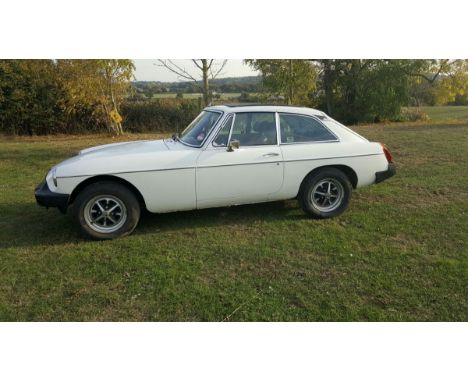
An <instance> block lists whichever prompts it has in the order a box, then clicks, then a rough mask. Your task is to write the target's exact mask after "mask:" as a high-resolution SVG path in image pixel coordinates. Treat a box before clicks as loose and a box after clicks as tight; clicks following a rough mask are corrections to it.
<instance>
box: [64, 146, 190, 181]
mask: <svg viewBox="0 0 468 382" xmlns="http://www.w3.org/2000/svg"><path fill="white" fill-rule="evenodd" d="M195 151H197V152H198V149H196V148H192V147H188V146H185V145H184V144H182V143H180V142H174V141H173V140H152V141H133V142H119V143H111V144H108V145H102V146H96V147H91V148H88V149H83V150H81V151H80V152H79V154H78V155H77V156H75V157H72V158H70V159H67V160H66V161H64V162H62V163H60V164H58V165H57V166H55V168H56V176H57V177H59V178H60V177H76V176H93V175H103V174H118V173H128V172H141V171H153V170H164V169H172V168H185V167H191V166H193V162H194V158H195V157H196V153H195Z"/></svg>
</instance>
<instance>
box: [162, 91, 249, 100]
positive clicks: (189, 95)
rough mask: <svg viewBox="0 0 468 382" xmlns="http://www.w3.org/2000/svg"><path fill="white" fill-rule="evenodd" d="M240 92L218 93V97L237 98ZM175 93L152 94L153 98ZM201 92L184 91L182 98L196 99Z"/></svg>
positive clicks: (172, 96)
mask: <svg viewBox="0 0 468 382" xmlns="http://www.w3.org/2000/svg"><path fill="white" fill-rule="evenodd" d="M240 95H241V93H220V99H224V100H229V99H231V98H239V97H240ZM176 96H177V93H158V94H153V98H175V97H176ZM201 97H202V94H201V93H184V98H187V99H196V98H201Z"/></svg>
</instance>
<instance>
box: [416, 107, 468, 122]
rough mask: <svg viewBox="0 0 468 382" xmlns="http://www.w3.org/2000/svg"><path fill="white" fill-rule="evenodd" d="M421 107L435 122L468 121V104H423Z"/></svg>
mask: <svg viewBox="0 0 468 382" xmlns="http://www.w3.org/2000/svg"><path fill="white" fill-rule="evenodd" d="M413 109H415V108H413ZM419 109H420V110H421V111H422V112H424V113H426V114H427V115H428V116H429V118H430V119H431V121H434V122H441V121H468V106H421V107H420V108H419Z"/></svg>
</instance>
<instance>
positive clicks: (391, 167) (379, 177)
mask: <svg viewBox="0 0 468 382" xmlns="http://www.w3.org/2000/svg"><path fill="white" fill-rule="evenodd" d="M395 174H396V167H395V164H394V163H389V164H388V169H387V170H385V171H379V172H376V173H375V183H380V182H383V181H384V180H385V179H388V178H391V177H392V176H393V175H395Z"/></svg>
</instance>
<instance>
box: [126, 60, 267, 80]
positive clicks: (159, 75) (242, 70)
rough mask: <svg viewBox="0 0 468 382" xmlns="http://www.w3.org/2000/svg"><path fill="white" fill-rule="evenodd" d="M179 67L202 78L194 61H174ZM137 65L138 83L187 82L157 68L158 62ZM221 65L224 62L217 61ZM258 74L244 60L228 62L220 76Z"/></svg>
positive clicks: (143, 61) (161, 68) (140, 62)
mask: <svg viewBox="0 0 468 382" xmlns="http://www.w3.org/2000/svg"><path fill="white" fill-rule="evenodd" d="M173 61H174V62H175V63H176V64H177V65H179V66H180V67H182V68H184V69H186V70H187V71H188V72H189V73H190V74H192V75H194V76H197V77H195V78H198V76H200V70H199V69H198V68H197V67H196V66H195V65H194V64H193V62H192V60H173ZM133 62H134V64H135V77H136V80H137V81H161V82H173V81H187V80H184V79H181V78H179V77H178V76H177V75H176V74H174V73H172V72H171V71H169V70H168V69H166V68H163V67H159V66H157V65H158V64H159V62H158V60H133ZM216 62H217V63H221V62H222V60H217V61H216ZM256 75H258V72H255V71H253V70H252V69H251V68H250V67H249V66H248V65H244V63H243V60H228V62H227V64H226V66H225V67H224V69H223V71H222V72H221V73H220V74H219V75H218V78H222V77H243V76H256Z"/></svg>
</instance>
